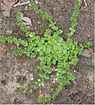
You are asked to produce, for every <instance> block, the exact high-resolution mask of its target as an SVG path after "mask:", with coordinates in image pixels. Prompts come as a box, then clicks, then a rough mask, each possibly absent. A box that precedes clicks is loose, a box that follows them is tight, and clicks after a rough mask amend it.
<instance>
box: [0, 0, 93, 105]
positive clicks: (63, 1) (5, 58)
mask: <svg viewBox="0 0 95 105" xmlns="http://www.w3.org/2000/svg"><path fill="white" fill-rule="evenodd" d="M75 1H76V0H34V2H36V3H37V5H39V6H40V7H42V8H43V9H44V10H45V11H46V12H47V13H48V14H49V15H51V16H52V17H53V19H54V20H55V21H57V22H58V26H59V27H60V28H61V29H62V30H63V31H64V34H63V35H62V37H65V36H66V34H67V32H68V29H69V26H70V17H71V14H72V12H71V11H72V8H73V6H74V5H75ZM2 2H3V0H0V4H1V3H2ZM86 2H87V6H86V5H85V3H84V2H83V3H82V6H81V10H80V14H79V18H78V25H77V31H76V34H75V37H74V38H75V39H76V40H77V41H79V42H84V41H86V40H88V39H89V40H91V41H92V42H93V43H94V41H93V40H94V37H93V36H94V31H93V30H94V22H93V21H94V16H93V15H94V0H86ZM16 11H22V12H23V13H24V15H25V16H27V17H29V18H31V20H32V26H31V27H30V30H31V31H35V32H36V33H37V34H42V33H43V32H44V30H45V28H46V27H47V24H48V23H46V22H45V21H43V20H42V19H41V17H40V16H39V15H37V14H36V13H35V12H34V11H33V10H29V9H27V6H26V5H25V6H17V7H13V8H12V10H11V15H10V17H5V16H4V15H3V12H2V9H1V7H0V34H5V35H13V36H18V35H21V36H23V33H21V32H20V30H19V28H18V26H17V25H16V20H15V13H16ZM13 48H14V45H10V44H6V43H1V42H0V104H5V103H6V104H25V103H26V104H30V103H31V104H34V103H35V101H34V100H33V99H35V98H36V97H37V95H38V94H39V89H38V88H37V87H33V86H34V81H35V78H36V77H35V73H36V71H35V70H36V67H37V64H38V63H37V60H36V59H30V58H28V57H24V56H22V57H16V56H15V55H14V53H13ZM79 58H80V60H79V62H78V64H77V65H76V66H74V67H72V70H71V71H72V72H73V74H74V75H75V78H76V79H75V80H74V81H72V82H71V83H70V84H68V85H67V86H65V88H64V89H63V91H62V92H61V93H60V95H59V96H58V97H56V99H55V100H52V101H51V102H48V104H52V103H54V104H94V81H93V80H94V63H93V53H92V55H91V56H90V57H85V56H80V57H79ZM22 86H23V87H24V88H23V87H22ZM19 87H22V88H23V89H22V91H20V90H19V89H18V88H19ZM46 87H47V86H46ZM46 87H43V93H42V94H45V95H49V89H50V87H49V86H48V87H47V88H46ZM34 88H35V89H34ZM28 90H29V92H27V91H28ZM35 93H37V94H35Z"/></svg>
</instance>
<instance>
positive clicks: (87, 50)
mask: <svg viewBox="0 0 95 105" xmlns="http://www.w3.org/2000/svg"><path fill="white" fill-rule="evenodd" d="M92 52H93V49H91V48H90V49H85V50H84V52H83V53H82V54H81V55H82V56H85V57H88V58H90V57H91V56H92Z"/></svg>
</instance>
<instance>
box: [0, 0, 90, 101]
mask: <svg viewBox="0 0 95 105" xmlns="http://www.w3.org/2000/svg"><path fill="white" fill-rule="evenodd" d="M29 6H30V7H32V8H33V9H34V10H35V11H36V12H37V13H38V14H39V15H41V16H42V18H43V19H44V20H47V21H48V22H49V23H50V24H49V27H48V28H47V29H46V31H45V33H44V35H43V36H41V37H40V36H38V35H36V34H35V32H30V31H29V30H28V29H27V27H26V26H25V25H24V23H23V21H22V20H21V17H22V16H23V14H22V13H21V12H17V14H16V19H17V24H18V26H19V27H20V29H21V31H23V32H24V33H25V37H26V39H25V40H22V39H20V38H14V37H11V36H10V37H6V36H2V35H1V36H0V41H2V42H8V43H10V44H13V43H14V44H16V45H17V48H16V49H14V52H15V54H16V55H19V56H21V55H26V56H28V57H30V58H35V57H38V59H39V60H40V64H39V66H38V67H37V68H38V70H39V74H38V81H37V82H36V85H37V86H41V85H43V84H44V83H45V81H47V80H49V78H50V76H51V74H52V72H53V70H52V65H56V69H55V72H56V74H55V78H56V80H57V81H58V83H59V85H58V88H56V92H54V93H53V95H52V96H48V97H41V98H38V99H37V102H39V103H43V102H47V101H50V100H51V99H54V98H56V96H57V95H58V94H59V93H60V92H61V91H62V89H63V87H64V86H65V85H67V84H68V83H69V82H70V81H71V80H73V79H74V76H73V74H71V73H70V70H69V69H70V66H71V65H76V64H77V62H78V60H79V59H78V55H79V54H80V53H81V52H82V51H83V49H84V48H88V47H90V43H87V44H84V45H83V44H80V43H78V42H76V41H75V40H73V38H72V37H71V36H73V35H74V32H75V28H76V24H77V17H78V14H79V9H80V6H81V0H77V3H76V5H75V8H74V10H73V15H72V18H71V27H70V32H69V33H68V38H67V40H66V41H64V40H63V38H62V37H61V34H62V33H63V31H62V30H61V29H59V27H57V23H56V22H55V21H53V19H52V18H51V16H49V15H48V14H47V13H45V12H44V10H42V9H40V8H39V7H38V6H37V5H35V4H34V3H32V2H30V4H29ZM19 45H20V46H21V47H19Z"/></svg>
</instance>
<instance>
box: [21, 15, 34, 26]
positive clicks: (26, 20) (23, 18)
mask: <svg viewBox="0 0 95 105" xmlns="http://www.w3.org/2000/svg"><path fill="white" fill-rule="evenodd" d="M22 20H23V21H24V24H25V25H26V26H31V25H32V23H31V19H30V18H28V17H22Z"/></svg>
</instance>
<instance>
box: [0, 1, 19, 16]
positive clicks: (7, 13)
mask: <svg viewBox="0 0 95 105" xmlns="http://www.w3.org/2000/svg"><path fill="white" fill-rule="evenodd" d="M16 2H17V0H3V3H1V9H2V10H3V14H4V16H6V17H9V16H10V11H11V9H12V6H13V5H14V4H15V3H16Z"/></svg>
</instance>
